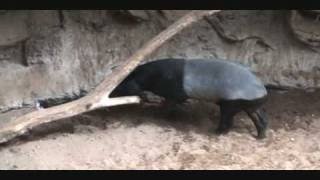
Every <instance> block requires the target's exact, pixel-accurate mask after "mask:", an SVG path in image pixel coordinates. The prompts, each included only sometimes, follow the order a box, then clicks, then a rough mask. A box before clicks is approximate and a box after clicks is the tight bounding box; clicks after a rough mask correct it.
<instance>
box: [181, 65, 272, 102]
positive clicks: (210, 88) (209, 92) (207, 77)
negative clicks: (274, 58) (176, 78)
mask: <svg viewBox="0 0 320 180" xmlns="http://www.w3.org/2000/svg"><path fill="white" fill-rule="evenodd" d="M183 88H184V91H185V93H186V94H187V95H188V96H189V97H191V98H196V99H203V100H210V101H218V100H238V99H239V100H240V99H242V100H254V99H258V98H262V97H264V96H265V95H266V94H267V91H266V89H265V87H264V85H263V84H262V83H261V82H260V81H259V80H258V79H257V78H256V77H255V76H254V75H253V74H252V73H251V72H250V71H249V70H248V69H246V68H244V67H239V66H235V65H233V64H225V62H223V63H222V62H219V61H217V62H205V61H198V62H196V63H195V61H189V62H188V63H186V64H185V67H184V75H183Z"/></svg>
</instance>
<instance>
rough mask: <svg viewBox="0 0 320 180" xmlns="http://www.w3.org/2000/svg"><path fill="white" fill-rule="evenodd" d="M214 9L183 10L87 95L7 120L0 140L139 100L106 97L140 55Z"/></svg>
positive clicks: (147, 53) (147, 54)
mask: <svg viewBox="0 0 320 180" xmlns="http://www.w3.org/2000/svg"><path fill="white" fill-rule="evenodd" d="M217 12H219V10H201V11H200V10H199V11H198V10H197V11H191V12H190V13H188V14H186V15H185V16H183V17H182V18H180V19H179V20H178V21H176V22H175V23H174V24H172V25H171V26H169V27H168V28H167V29H166V30H164V31H163V32H161V33H160V34H159V35H157V36H156V37H154V38H153V39H151V40H150V41H149V42H148V43H147V44H146V45H144V46H143V47H142V48H141V49H140V50H138V51H137V52H135V53H134V54H133V55H132V56H131V57H130V58H128V59H127V60H126V61H124V63H123V64H124V65H123V66H122V67H120V68H118V69H116V70H115V71H114V72H113V73H112V76H108V77H107V78H105V79H104V80H103V81H102V82H101V84H100V85H99V86H97V87H96V88H95V89H94V90H93V91H92V92H91V93H89V94H88V95H87V96H85V97H83V98H81V99H78V100H76V101H72V102H69V103H66V104H63V105H59V106H55V107H51V108H48V109H41V110H38V111H34V112H31V113H29V114H26V115H24V116H21V117H19V118H17V119H15V120H13V121H10V122H9V123H8V124H6V125H4V126H3V127H1V129H0V143H4V142H7V141H9V140H11V139H13V138H15V137H17V136H19V135H22V134H24V133H25V132H27V131H29V130H31V129H32V128H34V127H36V126H39V125H41V124H45V123H49V122H53V121H57V120H60V119H64V118H68V117H72V116H75V115H78V114H81V113H84V112H88V111H92V110H94V109H97V108H102V107H109V106H116V105H121V104H130V103H139V102H140V99H139V97H135V96H134V97H120V98H109V94H110V93H111V92H112V90H113V89H114V88H115V87H116V86H117V85H118V84H119V83H120V82H121V81H122V80H123V79H124V78H125V77H126V76H127V75H128V74H129V73H130V72H131V71H132V70H133V69H134V68H135V67H136V66H138V65H139V63H140V62H141V61H142V60H143V59H145V58H146V57H147V56H149V55H150V54H151V53H152V52H154V51H155V50H156V49H157V48H159V47H160V46H161V45H162V44H163V43H165V42H166V41H168V40H169V39H170V38H172V37H173V36H174V35H175V34H177V33H178V32H180V31H182V30H183V29H184V28H186V27H188V26H189V25H191V24H192V23H194V22H197V21H198V20H200V19H202V18H203V17H204V16H208V15H212V14H214V13H217ZM110 77H111V78H110Z"/></svg>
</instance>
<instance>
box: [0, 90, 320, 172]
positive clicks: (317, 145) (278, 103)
mask: <svg viewBox="0 0 320 180" xmlns="http://www.w3.org/2000/svg"><path fill="white" fill-rule="evenodd" d="M319 99H320V92H313V93H302V92H297V91H295V92H290V93H286V94H280V93H274V92H273V93H271V94H270V98H269V101H268V103H267V104H266V105H265V106H264V108H265V110H266V111H267V113H268V116H269V119H270V127H269V130H268V132H267V138H266V139H264V140H256V139H255V137H254V136H255V135H256V131H255V128H254V126H253V124H252V123H251V121H250V120H249V119H248V117H247V116H246V115H245V114H244V113H242V114H239V115H238V116H237V117H236V120H235V126H234V128H233V129H232V131H231V132H230V133H229V134H226V135H222V136H216V135H214V134H212V133H210V132H209V129H211V128H213V127H216V126H217V122H218V118H219V109H218V107H216V106H215V105H212V104H206V103H199V102H198V103H190V104H188V105H185V106H183V107H181V108H180V109H177V110H176V116H174V117H176V118H174V117H173V116H170V117H169V115H168V113H167V111H166V109H165V108H162V107H154V106H151V107H144V108H141V107H139V106H135V105H131V106H122V107H114V108H112V109H109V110H99V111H95V112H91V113H88V114H84V115H81V116H77V117H74V118H71V119H67V120H64V121H63V122H60V123H55V124H49V125H46V126H43V127H40V128H38V129H37V130H35V131H33V132H32V133H31V134H30V135H28V136H25V137H23V138H20V139H19V140H16V141H15V142H12V143H10V144H9V145H5V146H1V148H0V169H107V170H112V169H142V170H143V169H162V170H165V169H320V142H319V139H320V111H319V109H320V101H318V100H319Z"/></svg>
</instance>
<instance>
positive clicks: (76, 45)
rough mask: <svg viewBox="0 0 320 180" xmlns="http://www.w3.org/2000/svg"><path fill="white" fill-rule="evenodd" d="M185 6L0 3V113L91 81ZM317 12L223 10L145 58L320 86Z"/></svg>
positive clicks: (60, 96) (67, 93)
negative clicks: (6, 6) (208, 63)
mask: <svg viewBox="0 0 320 180" xmlns="http://www.w3.org/2000/svg"><path fill="white" fill-rule="evenodd" d="M187 12H188V11H184V10H183V11H181V10H161V11H159V10H124V11H120V10H119V11H116V10H114V11H110V10H1V11H0V34H1V36H0V83H1V86H0V112H3V111H6V110H9V109H12V108H19V107H22V106H33V105H34V104H35V100H52V101H63V100H71V99H73V98H75V97H78V96H81V95H82V94H83V93H85V92H88V91H90V90H91V89H92V88H94V87H95V86H96V85H97V84H99V82H100V81H101V80H103V78H104V77H105V76H106V75H107V76H108V75H110V73H111V72H112V70H113V69H114V68H116V67H117V66H119V65H121V62H122V60H125V59H126V58H127V57H128V56H129V55H131V54H132V53H133V52H134V51H135V50H137V49H139V48H140V47H141V46H142V45H143V44H144V43H145V42H146V41H147V40H149V39H150V38H152V37H153V36H154V35H156V34H157V33H159V32H161V31H162V30H163V29H164V28H166V27H167V26H169V25H170V24H171V23H173V22H174V21H175V20H177V19H178V18H179V17H181V16H182V15H184V14H185V13H187ZM318 15H319V11H317V10H310V11H277V10H232V11H231V10H230V11H222V12H221V13H219V14H218V15H213V16H211V17H209V18H206V19H205V20H202V21H200V22H199V23H196V24H194V25H193V26H191V27H189V28H187V29H186V30H184V31H183V32H182V33H180V34H178V35H177V36H176V37H174V38H173V39H172V40H171V41H169V42H168V43H167V44H165V45H164V46H163V47H162V48H160V49H159V50H158V51H157V52H155V53H154V54H153V55H152V57H150V58H148V59H146V60H145V61H151V60H154V59H158V58H167V57H178V58H179V57H182V58H214V57H216V58H223V59H230V60H232V61H238V62H240V63H243V64H245V65H248V66H250V67H251V68H252V70H253V71H255V72H256V73H257V75H258V76H259V77H260V78H261V79H262V80H263V81H264V83H265V84H269V85H274V86H285V87H290V88H301V89H310V88H311V89H313V88H318V87H319V86H320V81H319V79H320V53H319V50H320V48H319V46H320V38H319V37H320V34H319V33H320V31H319V29H320V24H319V21H318V19H317V17H318Z"/></svg>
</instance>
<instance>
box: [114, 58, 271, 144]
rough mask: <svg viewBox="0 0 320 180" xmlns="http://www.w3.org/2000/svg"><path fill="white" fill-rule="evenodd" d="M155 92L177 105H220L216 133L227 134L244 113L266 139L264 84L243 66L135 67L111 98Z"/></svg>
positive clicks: (203, 62)
mask: <svg viewBox="0 0 320 180" xmlns="http://www.w3.org/2000/svg"><path fill="white" fill-rule="evenodd" d="M145 91H149V92H152V93H154V94H156V95H158V96H160V97H163V98H164V99H165V100H166V101H171V102H175V103H177V104H180V103H184V102H185V101H186V100H187V99H198V100H205V101H209V102H214V103H216V104H217V105H219V106H220V122H219V125H218V128H217V129H216V133H218V134H222V133H227V132H228V131H229V130H230V128H231V127H232V124H233V117H234V116H235V115H236V114H237V113H239V112H241V111H245V112H246V113H247V114H248V116H249V117H250V119H251V120H252V121H253V123H254V125H255V127H256V129H257V132H258V136H257V138H259V139H261V138H265V137H266V129H267V125H268V120H267V117H266V115H265V113H264V112H263V111H262V110H261V106H262V105H263V104H264V103H265V102H266V100H267V90H266V88H265V86H264V84H263V83H262V82H261V81H260V80H259V79H258V78H257V77H256V76H255V75H254V74H253V72H251V71H250V69H249V68H248V67H246V66H244V65H241V64H239V63H236V62H231V61H229V60H223V59H189V60H186V59H160V60H155V61H152V62H148V63H145V64H142V65H140V66H138V67H137V68H135V69H134V70H133V71H132V72H131V73H130V74H129V75H128V76H127V77H126V78H125V79H124V80H123V81H122V82H121V83H120V84H119V85H118V86H117V87H116V88H115V89H114V90H113V91H112V92H111V94H110V97H120V96H131V95H137V96H142V93H143V92H145Z"/></svg>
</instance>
